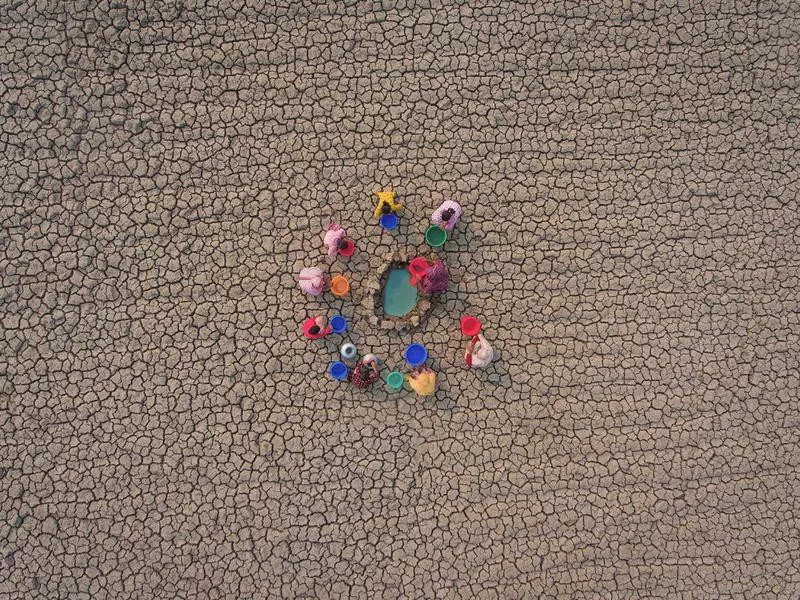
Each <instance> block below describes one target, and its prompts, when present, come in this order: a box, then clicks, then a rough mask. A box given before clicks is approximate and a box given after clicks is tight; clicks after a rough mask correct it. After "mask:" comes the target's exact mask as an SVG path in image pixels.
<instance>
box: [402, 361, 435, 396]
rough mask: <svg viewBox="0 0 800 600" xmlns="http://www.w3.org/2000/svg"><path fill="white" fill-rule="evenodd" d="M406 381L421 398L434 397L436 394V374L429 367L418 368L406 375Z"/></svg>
mask: <svg viewBox="0 0 800 600" xmlns="http://www.w3.org/2000/svg"><path fill="white" fill-rule="evenodd" d="M406 380H407V381H408V385H410V386H411V388H412V389H413V390H414V391H415V392H417V394H418V395H420V396H432V395H433V394H434V393H435V392H436V373H434V372H433V371H432V370H431V369H429V368H428V367H417V368H416V369H414V370H413V371H412V372H411V374H410V375H406Z"/></svg>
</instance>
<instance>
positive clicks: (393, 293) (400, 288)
mask: <svg viewBox="0 0 800 600" xmlns="http://www.w3.org/2000/svg"><path fill="white" fill-rule="evenodd" d="M416 305H417V288H415V287H414V286H413V285H411V274H410V273H409V272H408V270H407V269H392V270H391V271H389V276H388V277H387V278H386V285H385V286H384V287H383V312H385V313H386V314H387V315H390V316H392V317H405V316H406V315H407V314H408V313H410V312H411V310H412V309H413V308H414V307H415V306H416Z"/></svg>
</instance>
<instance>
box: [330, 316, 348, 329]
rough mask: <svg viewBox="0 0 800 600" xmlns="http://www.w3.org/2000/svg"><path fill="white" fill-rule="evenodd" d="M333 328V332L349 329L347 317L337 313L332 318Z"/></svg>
mask: <svg viewBox="0 0 800 600" xmlns="http://www.w3.org/2000/svg"><path fill="white" fill-rule="evenodd" d="M331 329H333V333H344V332H345V331H347V319H345V318H344V317H343V316H342V315H336V316H335V317H332V318H331Z"/></svg>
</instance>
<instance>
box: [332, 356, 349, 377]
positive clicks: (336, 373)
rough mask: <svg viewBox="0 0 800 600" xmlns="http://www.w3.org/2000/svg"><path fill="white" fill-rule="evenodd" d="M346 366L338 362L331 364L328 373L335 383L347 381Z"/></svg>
mask: <svg viewBox="0 0 800 600" xmlns="http://www.w3.org/2000/svg"><path fill="white" fill-rule="evenodd" d="M347 371H348V369H347V365H346V364H344V363H343V362H339V361H338V360H337V361H335V362H332V363H331V366H330V368H329V369H328V372H329V373H330V374H331V377H333V378H334V379H335V380H336V381H347Z"/></svg>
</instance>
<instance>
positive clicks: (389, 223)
mask: <svg viewBox="0 0 800 600" xmlns="http://www.w3.org/2000/svg"><path fill="white" fill-rule="evenodd" d="M397 223H398V218H397V215H396V214H394V213H388V214H386V215H381V227H383V228H384V229H387V230H392V229H397Z"/></svg>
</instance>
